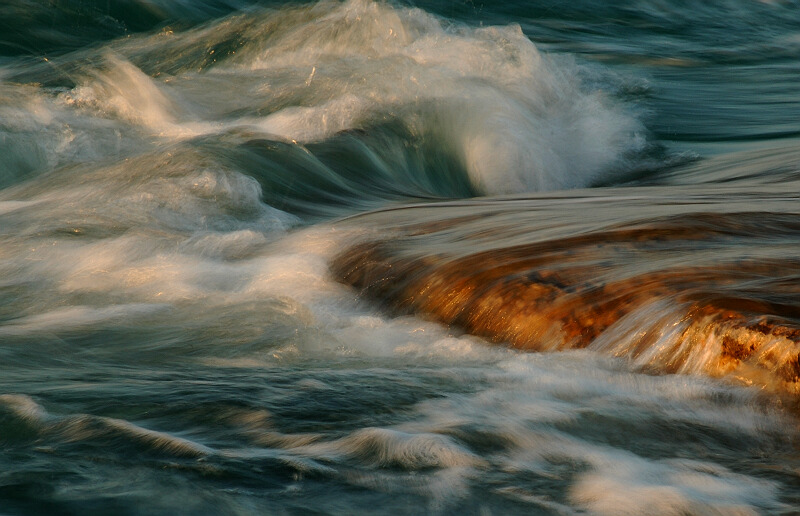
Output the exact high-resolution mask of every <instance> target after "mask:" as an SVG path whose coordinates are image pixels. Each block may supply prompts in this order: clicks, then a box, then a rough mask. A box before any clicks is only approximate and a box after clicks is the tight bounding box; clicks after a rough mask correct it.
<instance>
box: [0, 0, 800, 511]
mask: <svg viewBox="0 0 800 516" xmlns="http://www.w3.org/2000/svg"><path fill="white" fill-rule="evenodd" d="M798 34H800V4H798V2H796V1H778V0H775V1H772V2H767V1H764V2H761V1H756V0H720V1H715V2H700V1H698V0H686V1H672V2H666V1H660V0H642V1H634V2H631V1H628V2H621V1H619V2H618V1H605V2H599V1H583V0H581V1H575V2H560V1H559V2H556V1H542V2H538V1H533V2H505V3H502V4H497V5H494V4H485V3H481V2H472V1H470V2H463V1H444V2H439V1H431V2H427V1H424V2H394V3H392V2H372V1H370V0H350V1H347V2H332V1H331V2H329V1H324V2H319V3H292V4H288V3H283V2H272V1H270V2H266V1H265V2H253V1H246V0H198V1H192V0H158V1H144V0H125V1H112V2H108V1H105V0H102V1H100V0H94V1H90V0H87V1H78V0H73V1H48V2H45V1H38V0H8V1H6V2H4V3H3V5H2V6H0V514H110V513H117V514H142V515H144V514H147V515H150V514H169V515H173V514H215V515H216V514H386V513H395V514H453V513H461V514H476V515H477V514H480V515H487V514H516V513H533V514H613V515H617V514H632V515H633V514H637V515H638V514H737V515H739V514H741V515H745V514H748V515H749V514H785V515H788V514H794V513H795V512H796V511H797V507H799V506H800V451H798V428H799V427H798V419H797V414H798V412H797V402H796V400H797V396H798V388H797V379H796V378H795V379H794V380H792V379H791V378H789V379H788V380H786V382H785V384H781V386H779V387H778V388H777V389H778V391H779V394H778V395H775V393H774V391H772V390H769V388H765V387H764V384H763V383H762V384H759V383H758V382H756V383H753V384H752V385H747V382H744V381H742V380H741V378H738V379H737V378H736V377H735V375H730V376H725V375H722V376H719V375H715V374H711V375H710V374H708V372H707V371H706V370H705V369H704V368H703V367H700V364H701V363H705V362H703V361H704V360H706V358H704V357H703V356H702V353H701V352H700V351H697V350H700V349H701V348H700V347H699V344H698V347H696V348H691V347H690V348H687V351H686V354H687V356H692V357H694V358H693V360H695V361H694V362H691V363H694V364H695V365H696V367H692V366H691V363H690V365H689V366H687V367H685V368H683V369H681V370H680V371H678V374H663V372H664V371H663V368H662V369H659V368H658V367H657V366H658V365H659V364H660V363H662V362H663V359H662V357H661V356H660V355H659V351H658V349H659V348H658V346H659V345H665V344H664V343H669V342H671V341H670V340H669V339H670V334H669V331H668V329H665V328H667V326H666V325H667V324H668V323H669V324H672V323H673V322H674V323H675V325H680V324H681V321H682V320H683V319H682V315H681V314H682V312H681V309H682V307H681V305H679V304H678V303H677V302H676V301H675V299H673V298H670V297H664V298H660V299H658V300H656V302H655V303H654V304H653V305H648V306H647V307H642V310H641V311H640V312H637V314H635V315H636V317H632V318H628V319H626V320H625V321H623V322H624V324H620V325H618V326H614V327H612V328H610V329H609V330H608V331H607V332H605V333H604V334H603V335H602V336H601V337H600V338H599V339H598V341H597V342H595V343H594V345H593V346H592V345H590V346H589V347H588V348H587V349H584V350H572V351H561V352H550V353H523V352H519V351H515V350H513V349H509V348H508V347H506V346H504V345H502V343H500V345H498V344H490V343H488V342H487V341H485V340H483V339H480V338H478V337H475V336H470V335H468V334H465V333H464V332H463V331H462V330H461V329H459V328H457V327H446V326H443V325H441V324H438V323H436V322H434V321H432V320H431V319H430V317H429V316H427V315H425V314H416V313H410V314H397V313H395V312H392V311H386V310H384V309H383V304H382V303H380V302H375V300H373V299H367V298H365V297H363V296H360V295H359V294H360V293H359V292H358V291H356V290H354V289H352V288H350V287H348V286H346V285H344V284H341V283H339V282H338V281H337V279H338V278H336V277H334V276H333V274H332V273H331V271H330V268H329V264H330V263H331V260H333V259H334V257H335V256H337V255H338V254H339V253H340V252H342V251H344V250H346V249H347V248H349V247H350V246H352V245H354V244H355V243H358V242H361V241H364V240H367V239H374V238H380V237H384V238H385V237H386V236H387V235H394V234H395V233H389V231H398V228H399V229H400V230H403V229H406V230H408V229H409V228H414V227H416V226H418V225H420V224H424V225H426V227H429V228H434V229H433V230H431V231H430V232H429V233H428V234H427V236H424V237H420V238H418V239H417V240H414V238H411V239H410V240H405V241H404V244H403V245H407V246H409V248H408V252H409V253H417V254H422V255H424V254H428V255H430V256H431V257H436V258H437V259H441V257H442V256H449V254H452V255H459V256H463V255H469V254H470V253H474V252H478V251H485V252H491V251H492V250H493V249H494V250H497V251H498V253H500V252H501V249H503V248H504V247H507V246H509V245H522V244H525V245H528V244H536V243H541V242H550V243H552V244H553V245H554V246H556V247H557V246H558V245H559V242H562V241H565V239H569V238H578V237H586V238H590V239H591V238H595V239H596V241H597V242H599V243H601V244H602V242H603V238H604V236H603V235H607V234H609V233H610V232H613V231H614V230H615V229H618V228H620V227H628V226H630V225H636V226H637V227H639V226H641V227H649V225H653V226H656V225H658V224H662V223H663V221H664V220H670V221H675V222H674V227H676V228H682V229H681V230H685V228H686V227H690V228H697V230H698V232H699V233H700V232H706V233H708V234H710V235H712V237H710V238H705V237H703V238H700V237H698V238H696V239H693V238H686V239H683V240H680V241H676V242H672V243H670V242H665V241H654V242H653V245H652V248H653V249H657V251H658V253H656V252H653V253H651V254H650V255H644V256H646V257H645V258H641V259H639V258H638V256H639V255H636V257H633V255H625V256H623V257H622V258H620V259H619V260H618V261H616V262H614V263H613V264H605V265H604V264H603V263H598V264H597V267H598V275H603V274H605V275H606V276H608V277H611V276H613V275H616V276H614V277H615V278H618V277H635V275H636V274H639V273H640V272H641V271H643V270H646V271H654V270H664V271H669V270H673V269H675V270H677V269H678V268H680V267H684V268H685V267H691V266H697V265H699V264H702V265H703V266H706V267H711V268H713V267H714V266H715V265H716V264H719V265H720V267H721V268H724V267H723V265H724V266H725V267H728V266H730V264H731V263H746V264H747V266H748V267H750V269H748V270H756V271H757V272H756V273H750V272H748V274H738V273H737V272H736V271H735V269H734V270H733V272H731V273H730V277H729V281H727V282H726V283H725V287H724V288H725V289H726V290H725V292H726V293H727V294H729V295H730V296H740V297H742V298H747V299H750V300H757V301H759V302H761V304H760V305H758V306H762V307H763V306H767V307H768V308H765V309H763V313H762V312H759V313H754V314H750V315H752V316H753V317H762V316H763V317H772V316H780V317H781V318H782V319H781V320H782V322H783V323H784V324H786V325H787V326H789V327H793V328H795V327H800V319H797V316H796V314H797V313H798V311H797V308H798V306H800V302H799V301H798V297H797V296H798V294H800V292H798V290H797V288H796V285H797V278H798V277H800V265H798V263H797V258H796V256H797V249H798V247H797V245H798V242H800V230H798V227H800V225H799V224H798V223H799V222H800V204H798V192H799V191H800V189H799V187H800V184H799V183H798V178H800V158H799V157H798V156H799V155H800V151H798V136H800V125H798V121H799V120H800V95H798V90H797V85H796V84H797V77H798V76H800V75H799V72H800V36H798ZM432 203H433V204H432ZM409 205H413V207H409ZM434 205H435V207H434ZM373 210H377V211H376V212H374V213H373V212H372V211H373ZM381 210H384V211H381ZM392 210H394V211H392ZM368 212H369V213H368ZM709 214H716V215H719V217H711V216H709ZM454 219H458V220H462V219H463V221H464V222H463V224H462V223H459V225H455V226H451V225H450V222H448V221H452V220H454ZM476 220H477V221H478V222H476ZM698 220H699V221H701V223H698V222H697V221H698ZM687 221H689V222H691V223H689V222H687ZM444 222H447V224H444V225H442V226H441V228H439V229H435V228H438V227H439V226H436V224H437V223H444ZM703 224H705V225H703ZM401 232H402V231H401ZM412 232H413V231H412ZM703 234H705V233H703ZM406 236H407V235H406ZM409 242H410V243H409ZM415 246H416V247H415ZM448 253H449V254H448ZM647 256H649V257H647ZM634 258H635V259H634ZM637 260H639V261H637ZM751 265H752V266H751ZM758 265H768V266H773V267H772V268H771V269H770V268H769V267H766V266H765V267H761V268H759V267H757V266H758ZM725 270H728V269H725ZM727 294H726V295H727ZM764 300H767V301H769V303H766V302H762V301H764ZM770 307H771V308H770ZM774 307H780V310H778V309H775V310H773V308H774ZM770 310H773V311H770ZM671 317H674V319H670V318H671ZM637 332H639V333H647V332H651V333H650V334H652V335H655V334H658V335H660V337H661V340H659V339H655V341H656V345H655V346H654V347H653V348H652V349H651V350H650V351H651V352H649V354H648V353H645V354H644V355H642V356H640V357H639V358H638V359H630V357H628V356H627V355H626V354H625V353H624V352H622V351H621V349H622V348H624V347H625V345H626V344H625V343H626V342H628V341H627V340H625V339H631V338H632V337H631V336H632V335H635V334H637ZM658 332H662V333H658ZM711 340H712V341H713V339H711ZM659 343H660V344H659ZM706 344H708V345H709V346H716V345H718V343H715V342H711V343H710V344H709V343H708V342H706ZM784 344H786V343H784ZM786 346H787V347H786V349H787V350H788V351H786V353H788V355H786V356H783V357H782V358H781V359H782V360H785V363H792V362H791V361H792V360H793V359H796V356H795V355H792V353H795V354H800V349H798V347H797V343H796V342H795V343H788V344H786ZM792 346H794V347H792ZM692 349H695V351H692ZM693 353H694V354H693ZM792 357H794V358H792ZM659 361H661V362H659ZM782 363H783V362H782ZM654 364H655V365H654ZM768 387H769V385H768Z"/></svg>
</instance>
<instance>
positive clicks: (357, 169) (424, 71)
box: [0, 0, 653, 206]
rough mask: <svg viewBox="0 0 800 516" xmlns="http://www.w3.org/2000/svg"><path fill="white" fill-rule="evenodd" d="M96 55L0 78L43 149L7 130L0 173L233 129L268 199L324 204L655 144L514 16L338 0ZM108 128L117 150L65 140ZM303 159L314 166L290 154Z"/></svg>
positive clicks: (217, 140) (600, 159)
mask: <svg viewBox="0 0 800 516" xmlns="http://www.w3.org/2000/svg"><path fill="white" fill-rule="evenodd" d="M100 55H104V56H105V57H102V58H101V59H99V60H98V57H97V56H98V52H97V50H95V49H93V50H92V51H85V52H76V53H72V54H69V55H68V56H66V57H64V58H62V59H54V60H52V61H51V62H49V64H42V65H41V66H40V67H36V66H30V67H26V68H25V69H24V70H22V71H20V70H19V69H17V70H10V69H9V70H7V71H6V72H7V74H6V75H7V76H8V81H9V82H8V84H7V85H6V87H7V88H8V89H9V93H8V95H7V98H9V99H11V98H15V97H18V96H19V95H18V94H17V90H18V89H20V88H22V87H21V86H16V85H15V84H17V83H20V82H24V83H27V85H26V86H25V88H27V90H25V91H26V92H27V93H26V96H25V97H23V98H25V99H27V100H29V102H30V104H31V105H32V106H35V107H36V109H33V108H31V109H29V110H27V111H25V112H19V110H17V111H13V110H14V108H13V107H12V106H11V105H9V104H6V105H0V109H2V110H4V111H7V112H9V114H10V115H13V116H10V117H9V118H8V120H10V121H11V122H7V123H3V124H2V126H0V130H2V131H4V132H5V133H7V134H9V135H12V136H13V135H15V134H18V133H19V131H15V127H14V124H16V125H17V126H19V125H25V124H28V125H31V124H33V120H32V118H33V117H35V116H37V115H36V114H35V113H36V112H37V111H38V112H39V115H38V116H39V118H42V117H45V119H46V124H45V126H46V128H51V129H52V130H53V133H52V135H50V134H48V132H47V131H44V134H42V135H41V136H42V137H43V141H42V142H41V143H39V142H38V141H37V142H36V143H31V139H30V138H28V139H26V140H25V142H21V141H17V140H16V139H13V138H11V139H9V140H8V141H10V142H11V144H8V143H6V144H5V145H6V146H8V145H12V147H10V148H9V152H8V153H6V156H9V157H8V158H6V160H5V161H6V165H7V166H8V167H7V168H9V169H10V170H11V171H12V173H11V174H10V175H11V179H8V180H7V181H10V182H14V181H18V180H19V178H27V177H30V175H31V174H34V173H35V172H26V170H28V171H29V170H34V169H36V170H45V169H48V168H52V167H60V166H65V165H66V164H69V163H70V162H84V161H86V159H103V158H106V157H108V158H114V159H119V158H121V157H125V156H127V155H129V154H130V153H136V152H141V150H142V149H147V148H148V147H150V148H153V147H152V146H153V145H156V147H155V148H159V146H163V145H167V144H175V143H176V142H178V143H179V142H185V141H187V140H190V139H193V138H194V139H197V138H200V139H202V141H203V144H204V145H205V144H214V145H216V146H217V148H220V147H223V148H224V147H225V146H226V145H228V143H229V142H230V138H229V135H231V134H232V133H235V134H244V133H246V134H249V135H251V136H250V137H249V138H247V140H248V143H246V144H245V147H246V151H244V153H245V154H246V155H247V156H248V157H246V158H244V159H245V160H247V159H256V160H261V159H262V158H263V157H264V155H265V154H269V155H270V157H269V158H268V161H270V162H271V166H270V167H268V168H269V172H260V173H259V174H258V175H259V177H260V178H261V179H262V186H264V187H265V196H266V197H267V199H268V200H269V201H276V199H278V198H288V200H287V205H288V206H292V205H293V204H303V203H304V202H306V201H308V200H309V199H310V200H311V201H312V202H314V201H315V198H314V196H315V195H316V196H318V197H319V199H320V203H321V204H323V205H324V204H325V203H326V200H325V199H326V198H330V197H337V198H342V197H343V198H345V199H346V202H345V203H349V202H354V199H356V200H357V199H358V197H359V196H363V197H365V198H370V197H373V198H374V197H377V198H388V199H394V198H397V197H403V196H408V197H416V198H418V197H431V196H432V197H440V198H441V197H445V198H452V197H465V196H474V195H480V194H486V193H493V194H498V193H512V192H520V191H546V190H556V189H564V188H575V187H583V186H590V185H593V184H598V183H607V182H610V181H614V180H615V179H618V178H621V177H625V176H626V174H630V173H631V171H633V170H637V169H640V168H643V167H647V166H648V165H647V159H646V158H647V156H648V152H650V151H652V150H653V145H652V144H650V143H649V142H648V140H647V132H646V130H645V128H644V127H643V125H642V124H641V122H640V121H639V118H638V115H637V114H636V113H635V109H634V108H633V107H632V106H629V105H627V104H625V103H624V102H623V101H620V100H619V99H618V98H615V97H614V96H613V95H610V94H609V93H608V92H607V91H604V90H603V89H602V88H599V87H598V84H597V83H596V82H589V81H587V80H586V71H585V69H584V68H583V67H582V66H581V65H579V64H577V63H575V62H574V61H572V60H571V59H570V58H568V57H565V56H561V57H557V56H550V55H547V54H543V53H541V52H540V51H539V49H538V48H537V47H536V46H535V45H534V44H533V43H532V42H531V41H530V40H529V39H528V38H527V37H526V36H525V35H524V34H523V33H522V31H521V29H520V27H519V26H518V25H509V26H493V27H470V26H466V25H460V24H455V23H452V22H450V21H446V20H444V19H441V18H438V17H436V16H434V15H431V14H429V13H427V12H424V11H422V10H420V9H414V8H404V7H393V6H391V5H388V4H383V3H377V2H372V1H368V0H349V1H347V2H344V3H338V2H322V3H318V4H314V5H313V6H301V7H292V8H283V9H280V10H260V11H257V13H256V14H253V13H249V14H248V15H247V16H244V15H232V16H229V17H227V18H223V19H222V20H220V21H216V22H214V23H211V24H208V25H203V26H200V27H197V28H195V29H191V30H186V31H182V32H174V33H169V34H166V33H160V34H156V35H142V36H137V37H132V38H125V39H122V40H118V41H115V42H111V43H109V44H108V45H106V47H105V48H104V50H103V52H101V53H100ZM11 81H13V84H12V83H11ZM33 82H36V83H37V85H33V84H31V83H33ZM38 84H41V85H43V86H38ZM0 100H2V99H0ZM9 102H10V101H9ZM12 111H13V112H12ZM26 117H27V118H26ZM76 121H80V122H81V123H80V124H77V127H76V124H75V122H76ZM110 128H111V129H113V131H114V132H113V133H112V134H116V135H117V138H116V140H117V144H116V145H115V146H114V147H112V149H113V150H114V151H115V152H113V153H111V154H110V155H106V156H103V149H106V148H107V147H103V148H101V149H97V148H96V147H94V146H92V145H90V146H88V149H90V151H84V152H78V151H77V150H76V149H77V148H83V147H82V144H81V142H84V141H87V140H88V141H92V140H93V139H94V136H95V135H98V136H100V137H101V138H103V136H102V135H105V139H107V138H108V135H109V129H110ZM69 132H71V134H72V136H71V138H70V139H67V140H64V135H65V134H67V133H69ZM49 138H55V139H57V141H56V142H51V143H48V139H49ZM0 141H6V140H0ZM131 142H133V143H131ZM209 142H211V143H209ZM289 143H291V144H292V145H296V146H297V150H294V151H293V150H291V149H290V148H289V146H288V145H287V144H289ZM31 147H33V149H32V148H31ZM91 149H95V150H96V151H97V152H95V153H92V152H91ZM112 149H108V150H112ZM276 149H280V150H279V151H278V153H279V154H280V155H281V157H280V158H277V159H273V158H272V154H273V153H274V151H275V150H276ZM224 150H225V149H223V151H224ZM32 151H33V152H32ZM230 152H233V153H236V152H239V151H237V150H233V151H230ZM223 153H225V152H223ZM97 154H99V156H97ZM24 156H41V157H40V158H39V159H38V160H36V159H34V160H33V162H32V160H31V159H26V158H24ZM253 156H256V157H255V158H253ZM237 159H238V158H237ZM287 160H288V164H287V165H285V166H283V165H280V166H272V165H274V164H275V162H276V161H277V162H287ZM316 161H319V162H321V163H322V164H323V165H324V166H317V165H313V166H309V165H304V164H303V162H306V163H310V162H316ZM15 169H16V170H17V171H16V172H14V170H15ZM296 170H300V171H301V172H300V173H297V172H296ZM244 173H247V174H250V173H251V171H250V170H244ZM309 188H312V189H313V190H314V192H313V194H309V193H308V191H307V190H308V189H309ZM359 188H365V190H366V192H364V193H363V194H360V193H359V192H358V191H357V190H358V189H359ZM352 189H354V190H356V191H353V192H350V190H352ZM271 194H272V195H271ZM307 198H308V199H307ZM276 202H277V201H276Z"/></svg>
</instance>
